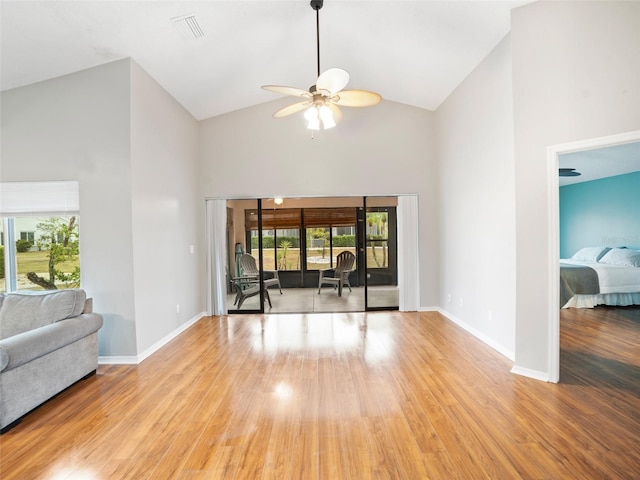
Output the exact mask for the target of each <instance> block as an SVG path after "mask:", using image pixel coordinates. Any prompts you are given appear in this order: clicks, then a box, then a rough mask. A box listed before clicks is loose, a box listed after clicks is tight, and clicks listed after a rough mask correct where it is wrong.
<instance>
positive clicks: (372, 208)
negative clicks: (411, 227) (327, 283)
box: [364, 197, 400, 310]
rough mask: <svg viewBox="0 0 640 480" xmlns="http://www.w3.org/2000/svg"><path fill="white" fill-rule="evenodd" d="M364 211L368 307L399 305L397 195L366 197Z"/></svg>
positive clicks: (378, 308) (386, 308) (374, 308)
mask: <svg viewBox="0 0 640 480" xmlns="http://www.w3.org/2000/svg"><path fill="white" fill-rule="evenodd" d="M365 202H366V209H365V210H366V212H365V221H364V224H365V258H366V278H367V292H366V308H367V310H395V309H398V308H399V304H400V303H399V298H400V297H399V291H398V262H397V222H396V207H397V198H396V197H367V198H366V199H365Z"/></svg>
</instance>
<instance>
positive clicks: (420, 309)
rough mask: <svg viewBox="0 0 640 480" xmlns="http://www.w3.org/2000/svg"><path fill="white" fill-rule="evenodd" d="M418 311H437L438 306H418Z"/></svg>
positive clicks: (438, 309)
mask: <svg viewBox="0 0 640 480" xmlns="http://www.w3.org/2000/svg"><path fill="white" fill-rule="evenodd" d="M418 311H419V312H439V311H440V308H439V307H420V308H418Z"/></svg>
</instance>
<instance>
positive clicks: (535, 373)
mask: <svg viewBox="0 0 640 480" xmlns="http://www.w3.org/2000/svg"><path fill="white" fill-rule="evenodd" d="M511 373H515V374H516V375H522V376H523V377H529V378H533V379H535V380H542V381H543V382H548V381H549V375H548V374H547V373H546V372H541V371H539V370H532V369H530V368H524V367H518V366H517V365H514V366H513V368H512V369H511Z"/></svg>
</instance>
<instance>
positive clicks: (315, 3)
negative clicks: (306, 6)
mask: <svg viewBox="0 0 640 480" xmlns="http://www.w3.org/2000/svg"><path fill="white" fill-rule="evenodd" d="M323 3H324V0H311V2H310V5H311V8H313V9H314V10H320V9H321V8H322V4H323Z"/></svg>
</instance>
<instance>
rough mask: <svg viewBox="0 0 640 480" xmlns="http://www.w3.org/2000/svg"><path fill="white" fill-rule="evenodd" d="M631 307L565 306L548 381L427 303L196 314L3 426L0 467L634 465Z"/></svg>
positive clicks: (527, 474)
mask: <svg viewBox="0 0 640 480" xmlns="http://www.w3.org/2000/svg"><path fill="white" fill-rule="evenodd" d="M639 312H640V309H625V308H619V309H616V308H605V309H593V310H589V311H582V310H575V309H569V311H564V310H563V311H562V312H561V346H562V350H561V357H560V359H561V382H560V383H559V384H547V383H544V382H540V381H536V380H533V379H529V378H525V377H520V376H517V375H513V374H511V373H509V370H510V369H511V362H510V361H508V360H507V359H505V358H504V357H502V356H501V355H500V354H498V353H496V352H495V351H493V350H492V349H490V348H489V347H487V346H486V345H483V344H482V343H481V342H479V341H478V340H477V339H475V338H473V337H472V336H470V335H469V334H468V333H467V332H466V331H464V330H463V329H461V328H459V327H458V326H457V325H455V324H453V323H451V322H450V321H448V320H447V319H446V318H444V317H442V316H441V315H439V314H438V313H435V312H422V313H417V312H411V313H399V312H378V313H373V312H372V313H366V314H365V313H361V314H354V313H349V314H313V315H298V314H292V315H265V316H260V315H236V316H223V317H207V318H203V319H202V320H200V321H199V322H197V323H196V324H195V325H193V326H192V327H191V328H189V329H188V330H187V331H185V332H184V333H183V334H181V335H180V336H178V337H177V338H175V339H174V340H173V341H172V342H170V343H169V344H168V345H166V346H165V347H164V348H162V349H161V350H159V351H158V352H157V353H155V354H154V355H152V356H150V357H149V358H147V359H146V360H145V361H144V362H143V363H142V364H140V365H137V366H135V365H121V366H110V365H104V366H102V365H101V366H100V367H99V369H98V372H97V375H95V376H94V377H91V378H88V379H86V380H84V381H82V382H79V383H77V384H75V385H73V386H72V387H71V388H69V389H68V390H66V391H65V392H63V393H62V394H60V395H58V396H56V397H55V398H54V399H52V400H51V401H50V402H47V403H46V404H44V405H42V406H41V407H39V408H38V409H36V410H35V411H33V412H32V413H30V414H29V415H27V416H26V417H25V418H24V419H23V421H22V423H20V424H19V425H17V426H16V427H15V428H13V429H12V430H10V431H9V432H7V433H6V434H4V435H2V436H0V477H2V479H3V480H5V479H6V480H12V479H20V480H24V479H27V480H32V479H33V480H39V479H50V478H84V477H87V478H100V479H118V480H120V479H127V478H131V479H136V480H139V479H146V478H153V479H156V478H162V479H189V480H193V479H203V478H207V479H225V480H226V479H240V478H242V479H245V478H251V479H261V480H269V479H279V480H280V479H296V480H297V479H311V480H320V479H322V480H324V479H326V478H331V479H342V478H344V479H357V480H363V479H369V478H370V479H384V478H389V479H403V480H404V479H412V478H416V479H418V478H420V479H422V478H431V479H446V480H449V479H483V478H492V479H507V478H508V479H509V480H511V479H573V478H576V479H585V478H607V479H624V480H627V479H632V478H640V453H639V452H640V450H639V449H638V448H637V445H640V355H638V345H639V344H640V313H639Z"/></svg>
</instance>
